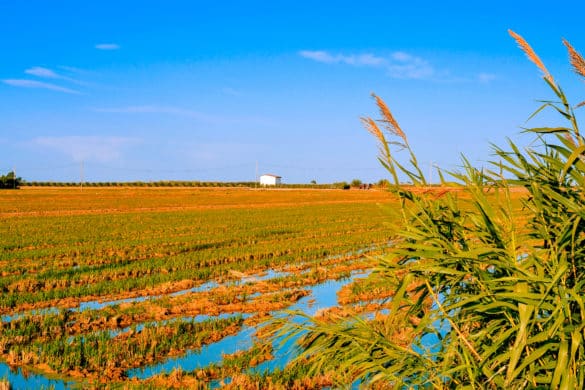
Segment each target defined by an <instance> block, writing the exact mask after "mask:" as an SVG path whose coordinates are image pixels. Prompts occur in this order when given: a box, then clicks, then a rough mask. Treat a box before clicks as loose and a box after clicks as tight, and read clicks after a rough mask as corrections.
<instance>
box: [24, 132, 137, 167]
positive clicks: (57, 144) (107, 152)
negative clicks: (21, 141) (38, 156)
mask: <svg viewBox="0 0 585 390" xmlns="http://www.w3.org/2000/svg"><path fill="white" fill-rule="evenodd" d="M140 142H141V140H140V139H136V138H127V137H104V136H62V137H37V138H34V139H33V140H32V144H33V145H34V146H36V147H41V148H43V149H52V150H56V151H58V152H61V153H63V154H65V155H68V156H69V157H71V158H72V159H73V160H74V161H77V162H79V161H95V162H101V163H105V162H111V161H115V160H118V159H120V157H122V154H123V151H124V149H126V148H127V147H129V146H132V145H136V144H139V143H140Z"/></svg>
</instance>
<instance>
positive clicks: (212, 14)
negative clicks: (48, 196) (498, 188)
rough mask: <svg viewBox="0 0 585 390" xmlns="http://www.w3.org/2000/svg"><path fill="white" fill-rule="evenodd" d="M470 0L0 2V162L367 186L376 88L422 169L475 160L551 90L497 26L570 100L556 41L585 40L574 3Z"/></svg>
mask: <svg viewBox="0 0 585 390" xmlns="http://www.w3.org/2000/svg"><path fill="white" fill-rule="evenodd" d="M474 3H475V2H470V1H466V2H435V1H433V2H424V1H421V2H416V3H415V2H400V3H398V2H392V1H385V2H382V1H379V2H368V1H364V2H359V3H358V2H344V1H335V2H308V1H286V2H285V1H273V2H265V1H246V2H244V1H233V2H232V1H223V2H212V1H164V2H163V1H157V2H155V1H140V2H138V1H99V2H97V1H93V2H92V1H83V2H80V1H52V2H49V1H8V0H0V36H1V37H2V38H1V39H0V52H2V53H3V56H2V60H1V61H0V147H1V150H2V153H1V154H0V170H1V171H2V173H4V172H6V171H8V170H11V169H12V168H13V167H14V168H16V171H17V174H18V175H19V176H21V177H23V178H24V179H25V180H29V181H35V180H53V181H77V180H79V178H80V170H81V164H82V163H83V171H84V179H85V180H88V181H133V180H144V181H148V180H218V181H249V180H253V179H254V177H255V170H256V163H258V166H259V173H266V172H270V173H276V174H279V175H281V176H283V180H284V181H285V182H288V183H302V182H309V181H310V180H316V181H317V182H320V183H327V182H334V181H342V180H347V181H350V180H352V179H354V178H359V179H361V180H363V181H377V180H379V179H380V178H384V177H387V174H386V173H385V172H384V171H383V169H382V168H380V166H379V164H378V162H377V160H376V153H377V149H376V145H375V142H374V140H373V139H372V138H371V136H370V135H369V134H368V133H367V132H366V131H365V130H363V129H362V127H361V125H360V121H359V118H360V117H361V116H364V115H370V116H375V115H377V113H376V109H375V106H374V102H373V100H372V98H371V97H370V94H371V93H372V92H375V93H376V94H378V95H379V96H381V97H382V98H384V99H385V100H386V102H387V103H388V105H389V106H390V108H391V110H392V111H393V113H394V115H395V117H396V119H397V120H398V121H399V122H400V124H401V126H402V128H403V129H404V130H405V132H406V133H407V135H408V137H409V141H410V144H411V145H412V147H413V148H414V149H415V151H416V152H417V154H418V157H419V160H420V161H422V162H423V165H425V166H430V165H431V164H433V165H438V166H440V167H443V168H447V169H456V168H457V166H458V165H459V161H460V160H459V154H460V153H465V154H466V155H467V156H468V157H469V159H470V160H471V161H472V162H473V163H474V164H477V165H484V164H485V161H486V160H489V159H490V156H491V152H490V148H489V143H490V142H494V143H496V144H503V143H504V142H505V138H506V137H512V138H514V139H515V140H518V141H519V142H520V143H521V144H522V143H523V142H528V140H527V139H524V138H523V137H522V136H521V135H519V133H520V126H524V125H525V120H526V119H527V117H528V116H529V115H530V113H531V112H532V111H533V110H534V109H535V108H536V107H537V102H536V100H537V99H547V98H550V97H551V95H550V93H549V91H548V90H547V87H546V86H545V84H544V82H543V81H542V80H541V79H540V76H539V73H538V70H537V69H536V67H535V66H534V65H533V64H532V63H530V62H529V61H528V60H527V59H526V58H525V56H524V54H523V53H522V52H521V51H520V50H519V49H518V48H517V46H516V43H515V42H514V41H513V40H512V38H511V37H509V35H508V33H507V30H508V29H509V28H510V29H513V30H514V31H516V32H517V33H519V34H521V35H522V36H524V38H526V39H527V40H528V41H529V42H530V43H531V45H532V46H533V47H534V49H535V50H536V52H537V53H538V54H539V55H540V57H541V58H542V59H543V61H544V62H545V64H546V65H547V67H548V68H549V70H550V71H551V73H552V74H553V75H554V76H555V78H556V79H557V80H559V81H560V83H561V85H562V86H563V88H564V89H565V91H566V92H567V94H568V96H569V97H570V98H572V100H573V102H574V103H578V102H580V101H582V100H584V98H585V88H584V87H585V84H583V83H582V82H581V81H579V80H578V78H577V76H576V75H574V74H573V73H572V72H571V70H570V68H569V65H568V61H567V54H566V51H565V49H564V47H563V46H562V44H561V38H563V37H564V38H566V39H568V40H569V41H570V42H571V43H572V44H573V46H574V47H576V48H577V50H580V51H581V52H584V51H585V29H583V26H582V15H583V14H584V12H583V11H585V5H583V3H582V2H577V1H574V2H571V1H569V2H564V3H563V7H562V8H561V7H560V6H553V5H550V4H549V5H548V6H546V7H545V6H539V5H538V4H537V3H535V2H523V3H521V2H520V3H519V2H510V1H506V2H503V1H492V2H485V4H484V3H481V4H479V3H478V4H477V5H476V4H474ZM545 120H550V121H553V123H554V121H555V120H556V118H554V117H548V116H544V117H542V119H540V121H545ZM549 123H550V122H549ZM534 124H538V120H537V121H536V122H534Z"/></svg>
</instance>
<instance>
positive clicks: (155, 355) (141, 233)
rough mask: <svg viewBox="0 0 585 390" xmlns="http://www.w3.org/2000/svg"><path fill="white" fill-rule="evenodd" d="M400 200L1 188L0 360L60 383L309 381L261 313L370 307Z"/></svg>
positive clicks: (364, 195)
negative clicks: (371, 279)
mask: <svg viewBox="0 0 585 390" xmlns="http://www.w3.org/2000/svg"><path fill="white" fill-rule="evenodd" d="M393 202H394V201H393V200H392V198H391V196H390V195H389V194H388V193H387V192H386V191H383V190H367V191H365V190H364V191H360V190H350V191H343V190H303V189H286V190H264V189H249V188H233V189H225V188H221V189H218V188H213V189H208V188H131V187H127V188H119V187H114V188H91V187H87V188H83V189H82V190H81V189H80V188H58V187H51V188H44V187H32V188H23V189H21V190H18V191H4V192H0V272H1V276H0V314H1V315H2V323H1V327H0V357H1V359H2V360H3V361H4V362H5V363H7V364H8V365H9V366H11V367H21V368H26V369H27V370H32V371H33V372H37V373H39V374H41V376H42V377H47V376H48V377H51V378H57V382H50V383H51V384H53V385H56V387H59V386H65V383H66V382H62V381H61V380H68V381H72V382H70V383H78V384H82V385H85V384H96V383H120V384H124V385H126V386H137V387H149V386H150V387H157V388H158V387H161V386H173V385H176V386H195V385H196V386H203V387H220V386H227V387H230V386H232V387H233V386H237V383H244V384H245V383H257V384H258V383H265V381H266V378H267V373H269V374H270V378H271V379H270V380H272V381H276V382H274V383H279V382H278V381H279V380H280V381H281V382H282V383H291V382H290V381H295V380H300V379H299V378H302V377H303V375H304V373H302V372H288V371H287V368H286V361H287V359H288V357H287V356H286V352H287V351H286V350H284V349H282V350H279V349H278V348H277V347H276V346H274V345H271V344H270V343H268V342H267V341H266V340H265V339H264V338H263V337H262V334H261V333H262V332H261V331H257V329H258V328H257V326H258V324H260V323H263V321H265V320H266V319H268V318H270V317H271V316H274V315H278V313H280V312H281V311H282V310H283V309H287V308H300V309H301V310H303V311H305V312H307V313H309V314H311V315H313V314H315V315H324V314H323V313H324V311H325V312H326V311H327V308H328V307H330V306H335V305H337V304H338V303H339V302H340V301H345V302H353V303H354V304H355V302H356V299H352V298H351V296H352V294H354V293H355V294H362V295H363V293H364V289H366V290H368V289H369V287H368V284H367V283H366V282H365V275H366V274H364V273H363V272H365V271H366V270H367V269H369V268H370V267H371V258H370V257H369V256H370V255H375V254H377V253H380V252H381V251H383V249H384V248H385V247H387V245H389V240H390V234H391V233H390V231H391V225H389V224H391V221H392V216H391V214H392V213H391V212H392V209H393V207H392V204H393ZM360 286H362V287H361V288H360ZM364 286H365V287H364ZM370 287H371V286H370ZM378 287H380V289H379V291H378V290H377V294H375V295H376V297H379V296H383V295H384V291H383V290H384V288H383V286H377V288H378ZM338 293H339V294H338ZM325 296H327V297H329V298H327V299H325V298H324V297H325ZM374 306H375V305H374ZM369 309H371V307H370V306H366V305H364V306H363V307H362V308H361V309H360V310H364V311H366V310H369ZM222 341H223V344H222ZM238 343H240V344H238ZM218 346H219V347H218ZM232 346H235V348H234V347H232ZM224 347H226V349H222V348H224ZM227 347H229V348H227ZM214 348H215V349H214ZM214 350H216V353H215V355H214V352H212V351H214ZM211 356H218V358H215V359H216V360H213V359H211ZM194 359H195V360H194ZM217 359H219V360H217ZM171 362H174V365H173V364H172V363H171ZM177 362H178V363H177ZM194 362H195V363H194ZM157 367H158V368H157ZM254 367H256V369H254ZM33 377H34V376H33ZM279 378H280V379H279ZM9 380H10V376H9ZM238 381H240V382H238ZM287 381H288V382H287ZM328 383H330V381H329V382H328V378H326V377H321V378H312V379H310V380H309V382H308V383H305V385H306V386H305V387H311V386H315V387H320V386H327V385H328Z"/></svg>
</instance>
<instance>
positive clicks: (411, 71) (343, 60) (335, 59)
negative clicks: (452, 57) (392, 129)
mask: <svg viewBox="0 0 585 390" xmlns="http://www.w3.org/2000/svg"><path fill="white" fill-rule="evenodd" d="M299 55H300V56H301V57H304V58H307V59H310V60H313V61H317V62H322V63H325V64H346V65H351V66H368V67H376V68H382V69H386V70H388V74H389V75H390V76H391V77H393V78H399V79H429V78H432V77H433V76H434V75H435V73H436V72H435V69H434V68H433V66H432V65H431V64H430V63H429V62H428V61H427V60H425V59H423V58H421V57H417V56H414V55H411V54H409V53H405V52H402V51H397V52H394V53H392V54H391V55H389V56H387V57H381V56H378V55H375V54H372V53H362V54H332V53H330V52H327V51H322V50H317V51H312V50H303V51H300V52H299Z"/></svg>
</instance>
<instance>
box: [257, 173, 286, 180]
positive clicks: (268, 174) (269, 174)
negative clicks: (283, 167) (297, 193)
mask: <svg viewBox="0 0 585 390" xmlns="http://www.w3.org/2000/svg"><path fill="white" fill-rule="evenodd" d="M261 176H272V177H276V178H277V179H282V176H278V175H273V174H272V173H265V174H263V175H261Z"/></svg>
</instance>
